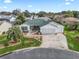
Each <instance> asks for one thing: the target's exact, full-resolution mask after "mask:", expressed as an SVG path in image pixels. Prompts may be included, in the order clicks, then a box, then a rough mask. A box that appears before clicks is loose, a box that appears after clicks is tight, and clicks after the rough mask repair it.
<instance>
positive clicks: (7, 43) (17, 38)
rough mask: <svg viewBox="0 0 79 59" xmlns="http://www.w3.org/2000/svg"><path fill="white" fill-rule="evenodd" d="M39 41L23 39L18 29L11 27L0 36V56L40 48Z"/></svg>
mask: <svg viewBox="0 0 79 59" xmlns="http://www.w3.org/2000/svg"><path fill="white" fill-rule="evenodd" d="M41 39H42V38H41ZM41 39H38V38H28V37H27V36H26V37H24V36H23V35H22V33H21V32H20V30H19V28H18V27H13V28H11V29H10V30H9V31H8V32H7V33H6V34H3V35H2V36H0V55H1V54H5V53H7V52H12V51H14V50H17V49H22V48H27V47H36V46H40V44H41Z"/></svg>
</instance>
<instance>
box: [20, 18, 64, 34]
mask: <svg viewBox="0 0 79 59" xmlns="http://www.w3.org/2000/svg"><path fill="white" fill-rule="evenodd" d="M20 29H21V32H23V33H27V32H28V33H32V32H40V33H41V34H53V33H59V32H61V33H63V31H64V26H62V25H60V24H58V23H56V22H53V21H52V22H49V21H45V20H44V19H32V20H28V21H26V22H25V23H24V24H22V25H20Z"/></svg>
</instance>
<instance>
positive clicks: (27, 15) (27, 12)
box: [23, 10, 31, 17]
mask: <svg viewBox="0 0 79 59" xmlns="http://www.w3.org/2000/svg"><path fill="white" fill-rule="evenodd" d="M23 14H24V16H25V17H30V16H31V15H30V12H29V11H28V10H25V11H24V12H23Z"/></svg>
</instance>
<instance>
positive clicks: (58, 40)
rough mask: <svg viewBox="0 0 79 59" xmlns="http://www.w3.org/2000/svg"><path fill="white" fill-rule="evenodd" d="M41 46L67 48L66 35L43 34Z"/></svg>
mask: <svg viewBox="0 0 79 59" xmlns="http://www.w3.org/2000/svg"><path fill="white" fill-rule="evenodd" d="M42 40H43V41H42V44H41V47H44V48H58V49H68V46H67V41H66V37H65V36H64V35H63V34H60V33H59V34H57V35H54V34H52V35H43V36H42Z"/></svg>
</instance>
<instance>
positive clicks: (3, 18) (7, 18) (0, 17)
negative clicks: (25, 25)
mask: <svg viewBox="0 0 79 59" xmlns="http://www.w3.org/2000/svg"><path fill="white" fill-rule="evenodd" d="M15 20H16V17H15V16H13V15H0V21H7V22H11V23H14V22H15Z"/></svg>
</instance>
